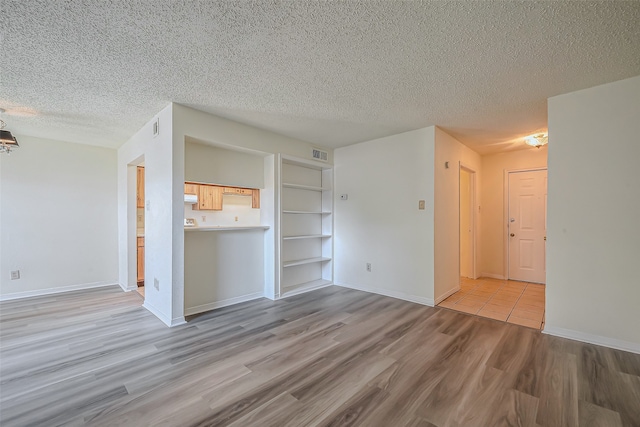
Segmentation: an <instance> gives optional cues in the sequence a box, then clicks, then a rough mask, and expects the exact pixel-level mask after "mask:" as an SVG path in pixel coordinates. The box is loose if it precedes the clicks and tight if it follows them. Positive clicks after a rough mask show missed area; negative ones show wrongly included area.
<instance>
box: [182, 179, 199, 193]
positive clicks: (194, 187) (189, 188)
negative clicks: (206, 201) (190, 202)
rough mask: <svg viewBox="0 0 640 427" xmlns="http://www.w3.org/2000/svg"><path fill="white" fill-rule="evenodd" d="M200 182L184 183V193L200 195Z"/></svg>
mask: <svg viewBox="0 0 640 427" xmlns="http://www.w3.org/2000/svg"><path fill="white" fill-rule="evenodd" d="M198 187H199V185H198V184H191V183H188V182H185V183H184V194H195V195H198Z"/></svg>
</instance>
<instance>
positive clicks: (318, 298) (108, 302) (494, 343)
mask: <svg viewBox="0 0 640 427" xmlns="http://www.w3.org/2000/svg"><path fill="white" fill-rule="evenodd" d="M0 328H1V330H0V344H1V347H0V411H1V412H0V424H2V425H3V426H27V425H29V426H57V425H92V426H93V425H95V426H116V425H118V426H120V425H122V426H157V425H168V426H226V425H232V426H347V425H348V426H355V425H360V426H385V427H386V426H498V425H499V426H563V427H564V426H578V425H580V426H591V425H593V426H640V355H636V354H632V353H626V352H622V351H616V350H612V349H608V348H605V347H599V346H594V345H589V344H583V343H579V342H576V341H570V340H565V339H561V338H556V337H551V336H548V335H543V334H541V333H540V332H539V331H536V330H533V329H529V328H524V327H521V326H517V325H511V324H506V323H502V322H498V321H494V320H490V319H485V318H480V317H476V316H472V315H467V314H462V313H456V312H453V311H451V310H447V309H442V308H431V307H425V306H421V305H417V304H412V303H409V302H405V301H401V300H397V299H393V298H388V297H383V296H379V295H373V294H368V293H365V292H359V291H354V290H349V289H343V288H339V287H329V288H324V289H321V290H317V291H314V292H309V293H307V294H302V295H298V296H295V297H291V298H288V299H286V300H280V301H275V302H274V301H269V300H266V299H260V300H256V301H252V302H248V303H243V304H238V305H235V306H232V307H227V308H223V309H219V310H215V311H212V312H209V313H206V314H204V315H200V316H198V317H196V318H192V319H190V321H189V322H188V324H186V325H182V326H180V327H176V328H167V327H166V326H164V325H163V324H162V323H161V322H160V321H159V320H158V319H156V318H155V317H154V316H153V315H151V314H150V313H148V312H147V311H146V310H145V309H144V308H142V307H141V298H140V296H139V295H138V294H137V293H135V292H130V293H123V292H121V291H120V289H119V288H117V287H110V288H102V289H97V290H88V291H79V292H71V293H66V294H58V295H55V296H48V297H37V298H30V299H24V300H17V301H8V302H3V303H1V304H0Z"/></svg>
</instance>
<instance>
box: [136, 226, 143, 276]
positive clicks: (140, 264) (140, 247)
mask: <svg viewBox="0 0 640 427" xmlns="http://www.w3.org/2000/svg"><path fill="white" fill-rule="evenodd" d="M137 240H138V242H137V243H138V245H137V246H138V248H137V249H138V251H137V252H138V286H142V285H144V237H138V238H137Z"/></svg>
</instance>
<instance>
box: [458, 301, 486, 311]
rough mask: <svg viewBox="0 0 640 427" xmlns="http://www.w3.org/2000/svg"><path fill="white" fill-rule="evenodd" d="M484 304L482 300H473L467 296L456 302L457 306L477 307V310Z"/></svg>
mask: <svg viewBox="0 0 640 427" xmlns="http://www.w3.org/2000/svg"><path fill="white" fill-rule="evenodd" d="M485 304H486V303H485V302H483V301H475V300H472V299H468V298H464V299H462V300H460V301H458V302H457V303H456V305H457V306H465V307H472V308H477V309H478V310H480V308H481V307H482V306H483V305H485ZM476 311H477V310H476Z"/></svg>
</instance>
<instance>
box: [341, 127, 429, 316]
mask: <svg viewBox="0 0 640 427" xmlns="http://www.w3.org/2000/svg"><path fill="white" fill-rule="evenodd" d="M434 138H435V128H434V127H428V128H424V129H419V130H415V131H411V132H405V133H401V134H398V135H393V136H389V137H386V138H380V139H375V140H372V141H367V142H362V143H360V144H354V145H350V146H347V147H343V148H338V149H336V150H335V151H334V155H335V192H334V198H335V200H334V206H335V208H334V210H335V222H334V224H335V233H334V235H335V237H334V240H335V244H334V259H335V261H334V262H335V267H334V281H335V283H336V284H338V285H341V286H346V287H352V288H356V289H362V290H365V291H370V292H375V293H379V294H382V295H389V296H393V297H397V298H401V299H406V300H410V301H416V302H420V303H423V304H429V305H433V291H434V283H433V279H434V275H433V271H434V270H433V259H434V252H433V251H434V247H433V226H434V222H433V221H434V218H433V211H434V205H433V200H434V175H433V165H434V143H435V141H434ZM341 194H347V195H348V199H347V200H340V195H341ZM419 200H425V201H426V209H425V210H418V201H419ZM366 263H371V272H367V271H366V267H365V266H366Z"/></svg>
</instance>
